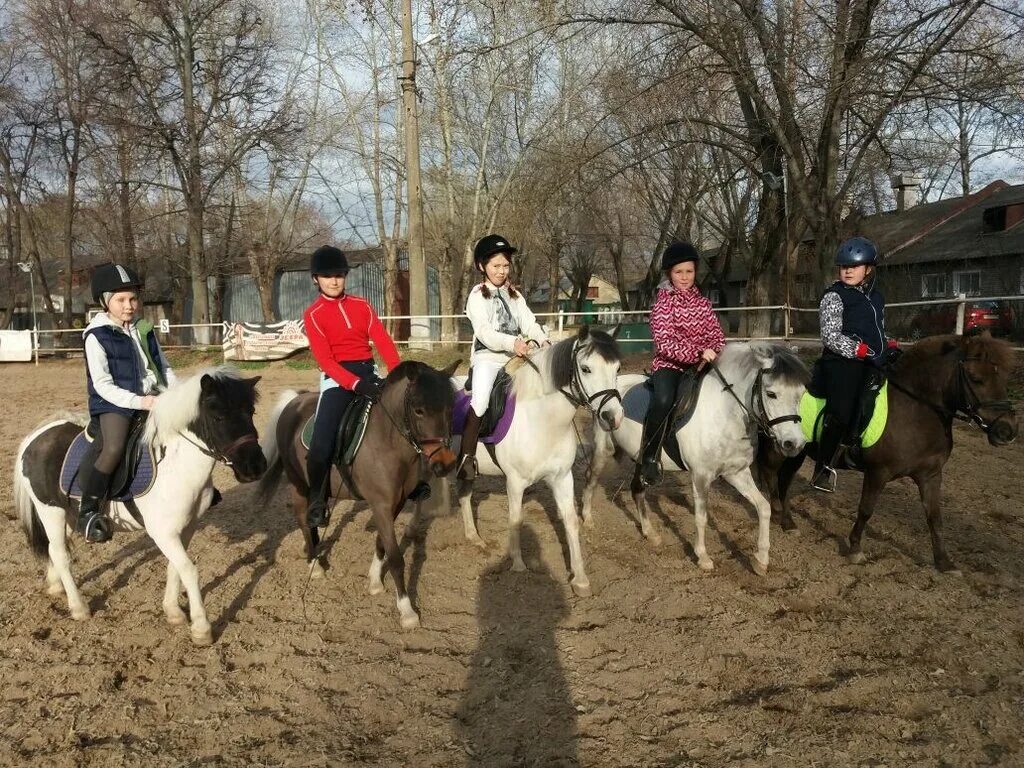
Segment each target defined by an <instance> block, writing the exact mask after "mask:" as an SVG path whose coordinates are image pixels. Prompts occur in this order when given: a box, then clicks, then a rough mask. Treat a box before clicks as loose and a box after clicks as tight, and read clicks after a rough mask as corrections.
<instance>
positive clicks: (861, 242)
mask: <svg viewBox="0 0 1024 768" xmlns="http://www.w3.org/2000/svg"><path fill="white" fill-rule="evenodd" d="M877 263H878V249H877V248H875V244H874V243H872V242H871V241H870V240H868V239H867V238H866V237H851V238H850V239H849V240H847V241H846V242H845V243H843V244H842V245H840V246H839V250H838V251H836V266H837V267H857V266H860V265H861V264H877Z"/></svg>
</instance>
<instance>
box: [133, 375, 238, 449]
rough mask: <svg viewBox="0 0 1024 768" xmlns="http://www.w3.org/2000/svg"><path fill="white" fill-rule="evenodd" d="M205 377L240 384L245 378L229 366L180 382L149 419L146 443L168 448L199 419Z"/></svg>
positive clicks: (158, 404)
mask: <svg viewBox="0 0 1024 768" xmlns="http://www.w3.org/2000/svg"><path fill="white" fill-rule="evenodd" d="M203 376H212V377H213V378H215V379H221V380H226V381H232V382H234V381H240V380H241V379H242V374H241V372H239V371H238V370H237V369H235V368H232V367H230V366H226V365H221V366H216V367H212V368H204V369H203V370H201V371H199V372H198V373H196V374H195V375H194V376H190V377H189V378H187V379H183V380H179V381H178V382H177V383H176V384H174V385H173V386H171V387H169V388H168V389H167V390H166V391H165V392H163V393H162V394H161V395H160V396H159V397H158V398H157V399H156V403H155V404H154V405H153V410H152V411H150V412H149V417H148V418H147V419H146V430H145V432H144V434H143V439H144V440H145V441H146V442H148V443H149V444H150V445H152V446H153V447H154V448H157V447H159V446H162V445H165V444H166V443H167V441H168V440H170V439H171V438H172V437H174V436H175V435H176V434H178V433H180V432H182V431H184V430H185V429H187V428H188V426H189V425H190V424H191V423H192V422H193V421H195V420H196V419H197V418H198V417H199V394H200V392H201V391H202V385H201V382H202V380H203Z"/></svg>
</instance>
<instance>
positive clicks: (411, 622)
mask: <svg viewBox="0 0 1024 768" xmlns="http://www.w3.org/2000/svg"><path fill="white" fill-rule="evenodd" d="M400 622H401V624H402V629H419V626H420V617H419V615H418V614H416V613H412V614H410V615H408V616H403V617H402V618H401V619H400Z"/></svg>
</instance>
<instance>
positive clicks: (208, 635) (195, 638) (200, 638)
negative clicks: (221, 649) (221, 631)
mask: <svg viewBox="0 0 1024 768" xmlns="http://www.w3.org/2000/svg"><path fill="white" fill-rule="evenodd" d="M192 642H193V643H194V644H195V645H213V628H212V627H205V628H203V629H195V628H193V629H192Z"/></svg>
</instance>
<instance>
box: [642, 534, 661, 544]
mask: <svg viewBox="0 0 1024 768" xmlns="http://www.w3.org/2000/svg"><path fill="white" fill-rule="evenodd" d="M644 538H645V539H647V542H648V543H649V544H650V545H651V546H652V547H660V546H661V534H660V533H648V534H646V535H645V536H644Z"/></svg>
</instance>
